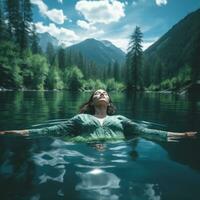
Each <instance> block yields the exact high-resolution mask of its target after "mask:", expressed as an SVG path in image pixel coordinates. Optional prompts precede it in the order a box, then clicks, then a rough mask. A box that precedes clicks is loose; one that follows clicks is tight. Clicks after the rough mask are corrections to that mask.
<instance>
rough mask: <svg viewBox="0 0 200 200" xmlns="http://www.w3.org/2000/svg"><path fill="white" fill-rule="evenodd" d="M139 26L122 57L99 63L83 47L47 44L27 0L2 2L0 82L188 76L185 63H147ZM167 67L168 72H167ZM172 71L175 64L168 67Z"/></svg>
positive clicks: (157, 85) (63, 85) (32, 84)
mask: <svg viewBox="0 0 200 200" xmlns="http://www.w3.org/2000/svg"><path fill="white" fill-rule="evenodd" d="M142 38H143V35H142V32H141V30H140V27H138V26H136V27H135V29H134V31H133V33H132V35H131V37H130V42H129V48H128V52H127V55H126V63H125V64H124V65H120V64H119V63H118V62H117V61H115V62H110V63H108V64H107V65H105V66H99V65H98V64H96V63H95V62H94V61H91V60H88V59H87V58H86V57H84V56H83V54H82V53H81V52H75V51H72V50H68V49H65V48H63V47H58V48H56V47H54V46H53V45H52V44H51V43H48V45H47V47H46V50H44V51H42V49H41V47H40V46H39V38H38V35H37V33H36V28H35V26H34V23H33V19H32V4H31V3H30V0H15V1H13V0H4V1H1V2H0V87H1V88H7V89H9V88H11V89H36V90H43V89H50V90H54V89H59V90H61V89H67V90H80V89H82V90H94V89H95V88H104V89H107V90H124V89H128V90H131V91H133V90H144V89H146V88H148V89H150V90H160V89H172V88H173V87H175V86H176V87H180V86H181V85H182V84H183V83H185V82H188V81H190V80H191V68H190V66H188V65H185V67H183V68H182V69H181V70H179V72H178V74H171V75H169V74H167V71H169V69H168V68H167V67H166V66H165V67H163V63H162V61H161V60H159V57H158V58H157V59H156V61H155V62H154V63H153V64H151V63H148V59H145V57H144V55H143V50H142ZM165 71H166V73H165ZM171 71H173V69H172V70H171Z"/></svg>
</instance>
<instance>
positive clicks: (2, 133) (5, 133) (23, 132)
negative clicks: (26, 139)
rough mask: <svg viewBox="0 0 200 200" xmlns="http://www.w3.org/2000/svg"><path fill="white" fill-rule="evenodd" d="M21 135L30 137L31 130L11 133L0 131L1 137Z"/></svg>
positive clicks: (11, 131)
mask: <svg viewBox="0 0 200 200" xmlns="http://www.w3.org/2000/svg"><path fill="white" fill-rule="evenodd" d="M13 134H15V135H20V136H29V134H30V133H29V130H10V131H0V135H13Z"/></svg>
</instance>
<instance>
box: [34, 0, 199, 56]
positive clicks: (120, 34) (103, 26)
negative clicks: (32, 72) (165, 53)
mask: <svg viewBox="0 0 200 200" xmlns="http://www.w3.org/2000/svg"><path fill="white" fill-rule="evenodd" d="M31 3H32V4H33V21H34V23H35V25H36V29H37V32H38V33H45V32H48V33H49V34H50V35H51V36H54V37H55V38H56V39H57V40H58V41H59V43H60V44H64V45H65V46H70V45H73V44H76V43H79V42H81V41H83V40H85V39H87V38H95V39H97V40H109V41H111V42H112V43H113V44H114V45H115V46H117V47H119V48H121V49H122V50H123V51H125V52H126V51H127V48H128V44H129V41H130V36H131V34H132V33H133V31H134V29H135V27H136V26H139V27H140V29H141V32H142V34H143V43H142V45H143V49H144V50H145V49H146V48H148V47H149V46H150V45H151V44H153V43H154V42H155V41H156V40H158V39H159V38H160V37H161V36H162V35H163V34H165V33H166V32H167V31H168V30H169V29H170V28H172V26H173V25H175V24H176V23H177V22H178V21H180V20H181V19H183V18H184V17H185V16H186V15H187V14H189V13H191V12H193V11H195V10H197V9H199V8H200V0H121V1H120V0H79V1H75V0H31Z"/></svg>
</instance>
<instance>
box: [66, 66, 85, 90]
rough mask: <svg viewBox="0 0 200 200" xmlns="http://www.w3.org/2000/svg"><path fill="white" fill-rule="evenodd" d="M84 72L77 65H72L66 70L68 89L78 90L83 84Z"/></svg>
mask: <svg viewBox="0 0 200 200" xmlns="http://www.w3.org/2000/svg"><path fill="white" fill-rule="evenodd" d="M82 79H83V73H82V72H81V70H80V69H79V68H78V67H77V66H71V67H68V68H66V69H65V71H64V77H63V82H64V87H65V88H66V89H68V90H74V91H77V90H79V89H80V88H81V86H82Z"/></svg>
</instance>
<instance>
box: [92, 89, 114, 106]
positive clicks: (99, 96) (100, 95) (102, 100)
mask: <svg viewBox="0 0 200 200" xmlns="http://www.w3.org/2000/svg"><path fill="white" fill-rule="evenodd" d="M92 100H93V103H94V105H102V104H105V105H107V106H108V104H109V101H110V98H109V96H108V93H107V92H106V91H105V90H102V89H100V90H97V91H95V93H94V95H93V98H92Z"/></svg>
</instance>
